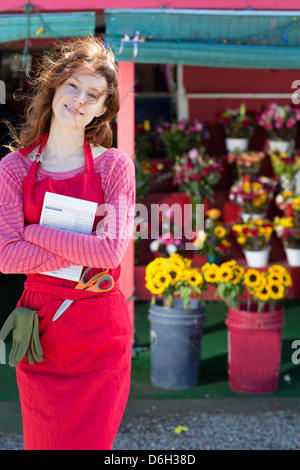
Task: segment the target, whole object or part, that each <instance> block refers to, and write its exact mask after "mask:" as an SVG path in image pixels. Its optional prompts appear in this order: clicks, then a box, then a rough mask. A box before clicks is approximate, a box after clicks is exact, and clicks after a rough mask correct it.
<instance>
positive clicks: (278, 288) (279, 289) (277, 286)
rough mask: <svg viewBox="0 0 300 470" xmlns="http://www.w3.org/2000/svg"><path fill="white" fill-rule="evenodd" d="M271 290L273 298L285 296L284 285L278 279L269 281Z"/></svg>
mask: <svg viewBox="0 0 300 470" xmlns="http://www.w3.org/2000/svg"><path fill="white" fill-rule="evenodd" d="M269 290H270V297H271V299H274V300H278V299H282V298H283V297H284V290H285V289H284V285H283V284H281V283H280V282H278V281H271V282H269Z"/></svg>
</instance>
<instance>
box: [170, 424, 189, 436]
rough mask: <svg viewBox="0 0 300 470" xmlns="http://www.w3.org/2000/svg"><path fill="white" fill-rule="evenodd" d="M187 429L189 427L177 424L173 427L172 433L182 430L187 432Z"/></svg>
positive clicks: (178, 432)
mask: <svg viewBox="0 0 300 470" xmlns="http://www.w3.org/2000/svg"><path fill="white" fill-rule="evenodd" d="M188 430H189V428H187V427H186V426H181V425H179V426H177V427H176V428H175V429H174V434H180V433H181V432H182V431H184V432H187V431H188Z"/></svg>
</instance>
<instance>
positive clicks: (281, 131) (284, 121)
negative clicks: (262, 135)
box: [258, 103, 300, 141]
mask: <svg viewBox="0 0 300 470" xmlns="http://www.w3.org/2000/svg"><path fill="white" fill-rule="evenodd" d="M299 120H300V110H299V109H297V108H293V107H292V106H291V105H289V104H287V105H285V106H279V105H278V104H277V103H271V104H270V105H269V106H268V107H267V109H266V110H265V111H263V112H262V113H261V114H260V116H259V118H258V124H259V125H260V126H262V127H263V128H264V129H265V130H266V132H267V134H268V136H269V137H270V138H271V139H275V140H286V141H288V140H291V139H293V137H294V136H295V134H296V131H297V129H296V124H297V121H299Z"/></svg>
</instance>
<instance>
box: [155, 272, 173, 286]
mask: <svg viewBox="0 0 300 470" xmlns="http://www.w3.org/2000/svg"><path fill="white" fill-rule="evenodd" d="M171 280H172V278H171V276H170V274H169V273H167V272H166V271H164V270H162V271H157V273H156V274H155V276H154V278H153V282H154V283H155V285H156V286H157V287H162V286H163V287H164V289H166V288H167V287H168V286H169V284H170V282H171Z"/></svg>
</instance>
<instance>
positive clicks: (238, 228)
mask: <svg viewBox="0 0 300 470" xmlns="http://www.w3.org/2000/svg"><path fill="white" fill-rule="evenodd" d="M232 230H233V231H234V232H237V233H241V231H242V230H243V225H241V224H235V225H233V226H232Z"/></svg>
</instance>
